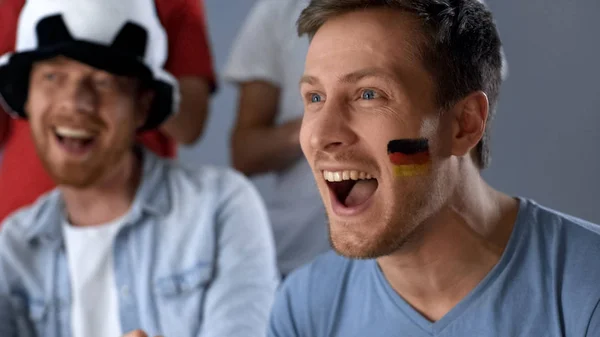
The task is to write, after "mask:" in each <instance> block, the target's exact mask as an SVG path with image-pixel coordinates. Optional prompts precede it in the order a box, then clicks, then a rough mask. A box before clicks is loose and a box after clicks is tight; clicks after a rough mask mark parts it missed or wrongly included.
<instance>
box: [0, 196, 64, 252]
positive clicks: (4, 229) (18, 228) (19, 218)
mask: <svg viewBox="0 0 600 337" xmlns="http://www.w3.org/2000/svg"><path fill="white" fill-rule="evenodd" d="M60 200H61V199H60V192H59V191H58V190H57V189H53V190H52V191H50V192H47V193H45V194H43V195H41V196H40V197H38V199H37V200H36V201H35V202H34V203H33V204H30V205H28V206H24V207H21V208H19V209H18V210H16V211H15V212H14V213H12V214H11V215H9V216H8V217H6V219H4V221H3V222H2V224H1V225H0V238H1V239H0V240H1V241H4V240H23V239H24V238H25V237H27V236H29V235H31V234H33V233H34V232H35V231H36V230H38V229H41V228H42V227H43V225H44V222H46V221H47V220H49V219H51V218H52V217H56V216H58V215H59V214H60V208H59V207H60ZM0 246H4V245H3V244H2V243H0Z"/></svg>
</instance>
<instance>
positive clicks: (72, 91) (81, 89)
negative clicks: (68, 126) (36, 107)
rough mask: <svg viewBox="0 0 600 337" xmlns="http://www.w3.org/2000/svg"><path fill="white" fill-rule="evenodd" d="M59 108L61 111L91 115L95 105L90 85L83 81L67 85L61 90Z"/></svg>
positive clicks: (79, 80) (94, 97)
mask: <svg viewBox="0 0 600 337" xmlns="http://www.w3.org/2000/svg"><path fill="white" fill-rule="evenodd" d="M62 93H63V94H62V95H61V98H60V102H59V107H60V109H61V110H63V111H68V112H74V113H85V114H91V113H93V112H94V107H95V105H96V95H95V93H94V90H93V88H92V85H91V84H90V83H88V81H86V80H84V79H78V80H74V81H71V82H69V83H67V84H66V85H65V86H64V87H63V90H62Z"/></svg>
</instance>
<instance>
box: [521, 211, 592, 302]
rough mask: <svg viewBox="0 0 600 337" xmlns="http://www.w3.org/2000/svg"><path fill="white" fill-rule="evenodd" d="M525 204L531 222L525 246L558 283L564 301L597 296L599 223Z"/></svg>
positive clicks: (581, 299)
mask: <svg viewBox="0 0 600 337" xmlns="http://www.w3.org/2000/svg"><path fill="white" fill-rule="evenodd" d="M527 203H528V212H527V215H528V219H529V221H530V222H531V223H532V224H533V226H530V228H531V230H532V231H533V234H534V235H533V236H532V240H531V241H530V242H528V244H529V245H528V247H527V249H530V250H532V251H533V252H537V253H536V254H538V256H539V260H540V261H539V262H540V263H542V264H543V265H545V266H547V267H549V268H550V269H549V270H548V272H549V273H551V274H550V275H548V274H546V277H552V278H553V279H554V280H556V281H557V284H560V285H561V292H562V293H563V294H565V295H567V296H566V298H565V302H570V301H574V303H576V302H579V303H580V304H582V303H584V302H586V301H588V300H592V299H593V304H596V302H597V301H598V299H599V298H600V289H599V288H598V280H600V226H598V225H597V224H594V223H591V222H589V221H586V220H583V219H580V218H578V217H575V216H572V215H568V214H565V213H562V212H559V211H556V210H553V209H551V208H548V207H544V206H541V205H538V204H537V203H535V202H533V201H527Z"/></svg>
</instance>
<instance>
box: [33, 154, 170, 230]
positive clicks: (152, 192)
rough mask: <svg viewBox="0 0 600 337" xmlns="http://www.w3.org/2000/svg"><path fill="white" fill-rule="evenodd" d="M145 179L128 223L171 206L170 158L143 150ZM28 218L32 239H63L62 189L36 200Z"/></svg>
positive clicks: (159, 213) (153, 214)
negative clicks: (168, 182)
mask: <svg viewBox="0 0 600 337" xmlns="http://www.w3.org/2000/svg"><path fill="white" fill-rule="evenodd" d="M141 153H142V178H141V181H140V185H139V187H138V189H137V192H136V194H135V198H134V201H133V203H132V206H131V208H130V210H129V214H128V215H127V216H126V217H125V223H126V224H125V226H130V225H134V224H139V223H141V222H140V221H139V220H140V219H142V218H143V217H144V216H145V215H150V216H155V217H157V216H161V215H164V214H167V213H168V212H169V210H170V208H171V196H170V195H169V189H168V188H167V187H166V185H165V184H166V183H167V180H168V177H167V175H168V166H169V165H171V163H170V161H169V160H166V159H162V158H159V157H157V156H156V155H155V154H154V153H152V152H151V151H149V150H147V149H142V150H141ZM29 213H30V214H29V216H28V217H26V218H25V219H24V220H25V221H27V222H28V223H27V224H25V225H26V227H29V230H28V231H27V233H26V235H27V239H28V240H30V241H31V240H44V241H51V242H62V236H63V234H62V228H61V225H62V224H63V222H64V221H66V214H65V207H64V200H63V198H62V195H61V193H60V190H59V189H58V188H55V189H54V190H52V191H51V192H49V194H47V195H46V197H45V198H42V199H41V201H39V202H36V204H34V205H33V206H32V208H31V209H30V212H29Z"/></svg>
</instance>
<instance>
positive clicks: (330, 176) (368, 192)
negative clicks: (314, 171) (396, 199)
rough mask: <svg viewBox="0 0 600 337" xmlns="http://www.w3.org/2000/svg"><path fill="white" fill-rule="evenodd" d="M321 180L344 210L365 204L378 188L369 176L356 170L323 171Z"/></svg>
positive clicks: (373, 179) (376, 183)
mask: <svg viewBox="0 0 600 337" xmlns="http://www.w3.org/2000/svg"><path fill="white" fill-rule="evenodd" d="M323 178H325V181H326V182H327V186H328V187H329V189H330V190H331V192H332V193H333V195H334V196H335V198H336V199H337V201H338V202H339V203H340V204H341V205H342V206H344V207H346V208H356V207H358V206H361V205H363V204H365V203H366V202H367V201H368V200H369V199H370V198H371V196H373V194H375V191H376V190H377V187H378V186H379V183H378V182H377V179H375V178H374V177H372V176H371V175H370V174H368V173H366V172H361V171H356V170H344V171H323Z"/></svg>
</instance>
